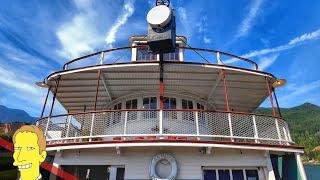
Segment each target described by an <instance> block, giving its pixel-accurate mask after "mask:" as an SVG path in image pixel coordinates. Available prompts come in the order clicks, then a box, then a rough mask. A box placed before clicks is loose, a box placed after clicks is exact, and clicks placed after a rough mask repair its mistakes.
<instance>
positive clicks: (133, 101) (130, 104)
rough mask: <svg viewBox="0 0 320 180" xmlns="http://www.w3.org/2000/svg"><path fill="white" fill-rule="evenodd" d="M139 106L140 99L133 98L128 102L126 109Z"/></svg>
mask: <svg viewBox="0 0 320 180" xmlns="http://www.w3.org/2000/svg"><path fill="white" fill-rule="evenodd" d="M137 107H138V100H137V99H131V100H128V101H127V102H126V109H137Z"/></svg>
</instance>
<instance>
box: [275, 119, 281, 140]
mask: <svg viewBox="0 0 320 180" xmlns="http://www.w3.org/2000/svg"><path fill="white" fill-rule="evenodd" d="M275 123H276V128H277V133H278V139H279V144H281V135H280V129H279V124H278V119H277V118H275Z"/></svg>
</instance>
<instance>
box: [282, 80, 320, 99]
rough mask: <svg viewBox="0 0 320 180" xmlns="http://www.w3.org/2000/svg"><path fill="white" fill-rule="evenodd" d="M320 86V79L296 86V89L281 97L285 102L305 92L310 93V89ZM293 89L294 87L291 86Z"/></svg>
mask: <svg viewBox="0 0 320 180" xmlns="http://www.w3.org/2000/svg"><path fill="white" fill-rule="evenodd" d="M319 88H320V80H317V81H313V82H311V83H308V84H300V85H299V86H295V88H294V90H293V91H292V92H291V93H289V94H287V95H285V96H282V98H280V99H281V102H284V103H285V102H286V101H288V100H291V99H294V97H297V96H301V95H303V94H306V93H309V92H310V91H312V90H315V89H319ZM291 89H293V88H292V87H291Z"/></svg>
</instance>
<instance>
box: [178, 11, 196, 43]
mask: <svg viewBox="0 0 320 180" xmlns="http://www.w3.org/2000/svg"><path fill="white" fill-rule="evenodd" d="M177 12H178V15H177V16H178V18H179V21H180V23H181V24H182V27H183V29H184V31H185V33H183V34H185V35H186V36H187V37H188V38H189V39H190V38H191V35H192V32H191V30H192V28H193V27H192V26H190V25H189V22H190V21H191V18H190V17H188V15H187V11H186V9H185V8H184V7H178V9H177Z"/></svg>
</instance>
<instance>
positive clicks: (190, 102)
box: [188, 101, 193, 109]
mask: <svg viewBox="0 0 320 180" xmlns="http://www.w3.org/2000/svg"><path fill="white" fill-rule="evenodd" d="M188 109H193V102H192V101H188Z"/></svg>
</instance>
